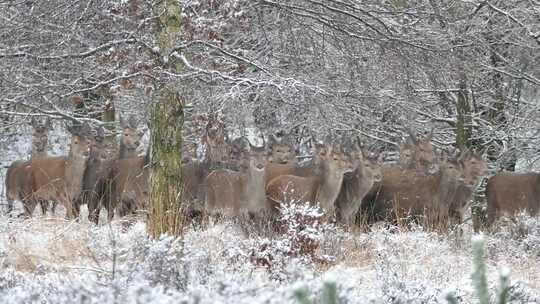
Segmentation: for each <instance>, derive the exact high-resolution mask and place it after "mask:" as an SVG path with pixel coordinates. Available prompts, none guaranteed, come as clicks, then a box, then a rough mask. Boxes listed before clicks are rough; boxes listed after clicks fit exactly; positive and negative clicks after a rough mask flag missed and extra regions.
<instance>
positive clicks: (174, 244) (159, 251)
mask: <svg viewBox="0 0 540 304" xmlns="http://www.w3.org/2000/svg"><path fill="white" fill-rule="evenodd" d="M142 245H143V246H142V247H136V248H135V250H134V251H133V255H132V257H131V259H130V260H131V261H130V262H129V263H131V265H130V266H131V267H132V275H131V277H132V278H136V277H141V278H143V279H144V280H146V281H148V282H149V283H150V284H151V285H161V286H164V287H165V288H169V287H170V288H173V289H176V290H184V288H185V285H186V273H185V269H184V263H183V260H182V257H183V250H182V246H183V245H182V242H181V241H180V239H176V238H174V237H172V236H165V235H163V236H161V237H160V238H159V239H158V240H155V241H150V242H148V243H146V244H142Z"/></svg>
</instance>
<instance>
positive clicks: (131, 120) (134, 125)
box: [128, 114, 139, 129]
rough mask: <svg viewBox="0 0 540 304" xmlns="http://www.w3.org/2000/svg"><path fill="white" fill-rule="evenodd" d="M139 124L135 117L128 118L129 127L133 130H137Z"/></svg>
mask: <svg viewBox="0 0 540 304" xmlns="http://www.w3.org/2000/svg"><path fill="white" fill-rule="evenodd" d="M138 124H139V122H138V121H137V118H136V117H135V115H133V114H132V115H129V118H128V125H129V127H131V128H133V129H137V125H138Z"/></svg>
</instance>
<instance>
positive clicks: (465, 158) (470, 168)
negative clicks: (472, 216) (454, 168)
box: [448, 150, 488, 225]
mask: <svg viewBox="0 0 540 304" xmlns="http://www.w3.org/2000/svg"><path fill="white" fill-rule="evenodd" d="M459 163H460V165H461V166H462V170H463V179H464V180H463V182H462V183H460V185H459V186H458V189H457V191H456V194H455V196H454V197H453V198H452V200H451V201H450V202H449V203H448V208H449V219H450V224H451V225H458V224H461V223H462V222H463V216H464V214H465V212H466V211H467V209H469V207H470V200H471V198H472V196H473V194H474V191H475V190H476V189H477V188H478V187H479V185H480V183H481V181H482V179H483V177H484V176H485V175H486V174H487V170H488V168H487V163H486V161H485V160H484V159H483V158H482V156H481V155H480V154H477V153H474V152H471V151H468V150H467V151H465V152H464V153H462V155H461V157H460V158H459Z"/></svg>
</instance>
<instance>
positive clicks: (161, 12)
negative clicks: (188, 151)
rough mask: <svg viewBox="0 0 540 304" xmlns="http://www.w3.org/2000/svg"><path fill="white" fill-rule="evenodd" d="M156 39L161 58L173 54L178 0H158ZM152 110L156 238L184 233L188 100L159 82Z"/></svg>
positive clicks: (152, 225) (171, 65)
mask: <svg viewBox="0 0 540 304" xmlns="http://www.w3.org/2000/svg"><path fill="white" fill-rule="evenodd" d="M154 13H155V15H156V16H160V17H159V19H157V32H156V38H157V40H158V42H159V47H160V54H161V57H162V58H163V57H165V56H167V58H169V57H168V55H169V54H170V52H171V50H172V48H173V47H174V46H175V44H176V41H177V39H178V38H179V34H180V17H181V7H180V3H179V2H178V1H176V0H162V1H157V3H156V4H155V7H154ZM162 65H163V66H164V68H168V69H171V70H174V71H175V72H178V71H179V70H180V69H181V65H180V64H179V63H178V62H175V61H173V60H172V59H169V60H164V61H163V63H162ZM155 96H156V98H157V100H155V102H154V105H153V108H152V113H151V126H152V129H151V133H150V140H151V145H152V149H151V151H152V152H151V159H152V160H151V162H150V164H151V166H150V217H149V222H148V231H149V233H150V235H151V236H153V237H154V238H157V237H159V236H160V235H162V234H170V235H174V236H181V235H182V230H183V229H182V228H183V224H184V221H183V212H182V201H183V195H182V194H183V192H182V174H181V169H182V167H181V164H182V129H183V124H184V101H183V100H182V98H181V97H180V96H179V94H178V92H176V91H175V90H174V89H171V88H170V87H169V86H167V85H165V84H163V83H161V84H158V90H157V91H156V95H155Z"/></svg>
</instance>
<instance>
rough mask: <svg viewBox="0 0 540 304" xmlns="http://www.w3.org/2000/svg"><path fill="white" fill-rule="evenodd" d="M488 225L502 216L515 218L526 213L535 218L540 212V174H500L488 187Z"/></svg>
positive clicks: (490, 179)
mask: <svg viewBox="0 0 540 304" xmlns="http://www.w3.org/2000/svg"><path fill="white" fill-rule="evenodd" d="M486 197H487V224H488V227H490V226H492V225H493V223H494V222H495V220H497V219H498V218H499V217H501V216H502V215H507V216H509V217H511V218H514V217H515V215H516V214H518V213H519V212H522V211H526V212H527V213H528V214H530V215H532V216H535V215H537V214H538V212H539V210H540V173H536V172H527V173H515V172H507V171H505V172H499V173H497V174H495V175H494V176H492V177H490V178H489V179H488V182H487V185H486Z"/></svg>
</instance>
